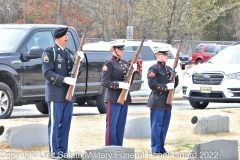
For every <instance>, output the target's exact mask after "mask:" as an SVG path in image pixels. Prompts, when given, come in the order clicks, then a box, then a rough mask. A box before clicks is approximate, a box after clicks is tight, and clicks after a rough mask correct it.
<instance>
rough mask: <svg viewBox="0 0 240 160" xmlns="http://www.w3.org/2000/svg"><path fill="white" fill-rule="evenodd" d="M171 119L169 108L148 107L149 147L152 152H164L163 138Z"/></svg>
mask: <svg viewBox="0 0 240 160" xmlns="http://www.w3.org/2000/svg"><path fill="white" fill-rule="evenodd" d="M170 119H171V110H159V109H152V108H150V121H151V147H152V152H153V153H166V152H167V151H166V150H165V148H164V144H165V139H166V135H167V131H168V127H169V123H170Z"/></svg>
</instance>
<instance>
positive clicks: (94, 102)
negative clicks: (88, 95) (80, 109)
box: [87, 100, 97, 106]
mask: <svg viewBox="0 0 240 160" xmlns="http://www.w3.org/2000/svg"><path fill="white" fill-rule="evenodd" d="M87 104H88V105H89V106H97V102H96V100H87Z"/></svg>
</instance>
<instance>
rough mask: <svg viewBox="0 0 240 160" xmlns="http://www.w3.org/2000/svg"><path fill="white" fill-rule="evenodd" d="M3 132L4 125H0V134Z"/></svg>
mask: <svg viewBox="0 0 240 160" xmlns="http://www.w3.org/2000/svg"><path fill="white" fill-rule="evenodd" d="M3 132H4V127H3V126H0V136H1V135H2V134H3Z"/></svg>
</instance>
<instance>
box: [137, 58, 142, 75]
mask: <svg viewBox="0 0 240 160" xmlns="http://www.w3.org/2000/svg"><path fill="white" fill-rule="evenodd" d="M137 64H138V72H139V73H140V74H142V59H138V60H137Z"/></svg>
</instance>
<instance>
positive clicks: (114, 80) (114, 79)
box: [102, 56, 132, 103]
mask: <svg viewBox="0 0 240 160" xmlns="http://www.w3.org/2000/svg"><path fill="white" fill-rule="evenodd" d="M129 67H130V65H129V63H128V62H127V61H126V60H123V59H120V58H117V57H115V56H112V58H111V59H109V60H107V61H106V62H105V64H104V66H103V69H102V85H103V86H104V87H106V88H107V94H106V97H105V102H111V103H117V100H118V97H119V95H120V93H121V91H122V89H121V88H119V83H118V82H124V80H125V78H126V77H125V76H126V74H127V71H128V68H129ZM128 102H132V99H131V96H130V93H129V92H128V94H127V97H126V101H125V103H128Z"/></svg>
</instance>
